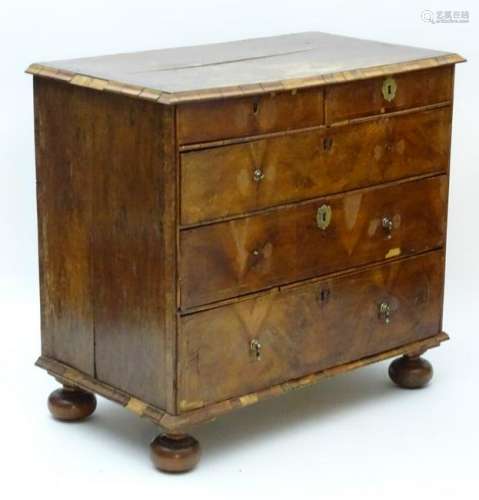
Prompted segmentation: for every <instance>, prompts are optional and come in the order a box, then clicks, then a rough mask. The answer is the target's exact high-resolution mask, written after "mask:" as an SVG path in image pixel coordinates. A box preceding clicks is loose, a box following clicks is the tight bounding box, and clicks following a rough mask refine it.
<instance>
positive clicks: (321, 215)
mask: <svg viewBox="0 0 479 500" xmlns="http://www.w3.org/2000/svg"><path fill="white" fill-rule="evenodd" d="M331 216H332V210H331V207H330V205H321V206H320V207H319V208H318V211H317V212H316V224H317V225H318V227H319V229H323V230H324V229H326V228H327V227H328V226H329V224H330V222H331Z"/></svg>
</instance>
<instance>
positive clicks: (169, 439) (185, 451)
mask: <svg viewBox="0 0 479 500" xmlns="http://www.w3.org/2000/svg"><path fill="white" fill-rule="evenodd" d="M150 449H151V459H152V461H153V464H154V465H155V467H156V468H157V469H159V470H161V471H163V472H187V471H189V470H191V469H193V468H194V467H195V465H196V464H197V463H198V461H199V459H200V444H199V443H198V441H197V440H196V439H195V438H194V437H192V436H189V435H188V434H160V435H159V436H158V437H156V438H155V439H154V440H153V441H152V443H151V445H150Z"/></svg>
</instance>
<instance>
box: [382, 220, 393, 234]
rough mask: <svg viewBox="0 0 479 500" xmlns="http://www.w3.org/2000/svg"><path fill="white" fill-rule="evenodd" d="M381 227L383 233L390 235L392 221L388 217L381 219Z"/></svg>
mask: <svg viewBox="0 0 479 500" xmlns="http://www.w3.org/2000/svg"><path fill="white" fill-rule="evenodd" d="M381 225H382V227H383V229H384V232H385V233H386V234H391V233H392V230H393V227H394V226H393V221H392V219H391V218H390V217H383V220H382V221H381Z"/></svg>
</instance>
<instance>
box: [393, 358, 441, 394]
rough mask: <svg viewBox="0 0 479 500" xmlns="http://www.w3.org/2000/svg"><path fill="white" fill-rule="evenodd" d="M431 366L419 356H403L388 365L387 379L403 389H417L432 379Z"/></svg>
mask: <svg viewBox="0 0 479 500" xmlns="http://www.w3.org/2000/svg"><path fill="white" fill-rule="evenodd" d="M432 373H433V370H432V365H431V363H429V361H427V360H426V359H424V358H421V357H420V356H407V355H405V356H403V357H401V358H398V359H395V360H394V361H393V362H392V363H391V364H390V365H389V377H390V378H391V380H392V381H393V382H394V383H395V384H396V385H398V386H399V387H402V388H404V389H419V388H420V387H424V386H425V385H427V384H428V383H429V382H430V380H431V378H432Z"/></svg>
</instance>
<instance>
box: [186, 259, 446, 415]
mask: <svg viewBox="0 0 479 500" xmlns="http://www.w3.org/2000/svg"><path fill="white" fill-rule="evenodd" d="M443 269H444V254H443V252H442V251H436V252H430V253H427V254H423V255H420V256H416V257H412V258H409V259H404V260H401V261H396V262H392V263H389V264H384V265H381V266H373V267H370V268H368V269H365V270H362V271H358V272H354V273H351V274H346V275H339V276H334V277H331V278H327V279H322V280H317V281H315V282H314V283H308V284H304V285H294V286H290V287H286V288H283V289H281V290H275V291H272V292H270V293H268V294H266V295H263V296H259V297H256V298H252V299H248V300H243V301H239V302H236V303H233V304H228V305H224V306H221V307H218V308H215V309H210V310H207V311H203V312H198V313H195V314H191V315H187V316H183V317H182V318H181V320H180V332H179V341H178V363H179V373H178V401H179V410H180V412H184V411H188V410H191V409H194V408H199V407H201V406H204V405H207V404H210V403H214V402H218V401H222V400H225V399H228V398H231V397H235V396H240V395H242V394H248V393H250V392H254V391H257V390H261V389H264V388H267V387H270V386H272V385H275V384H279V383H282V382H285V381H287V380H290V379H294V378H297V377H301V376H304V375H306V374H308V373H314V372H317V371H320V370H323V369H325V368H329V367H332V366H336V365H339V364H343V363H347V362H349V361H353V360H356V359H361V358H363V357H366V356H370V355H372V354H376V353H379V352H382V351H386V350H388V349H393V348H395V347H399V346H401V345H403V344H406V343H409V342H413V341H415V340H419V339H423V338H427V337H430V336H432V335H435V334H437V333H438V332H439V331H440V326H441V309H442V289H443V286H442V285H443Z"/></svg>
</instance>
